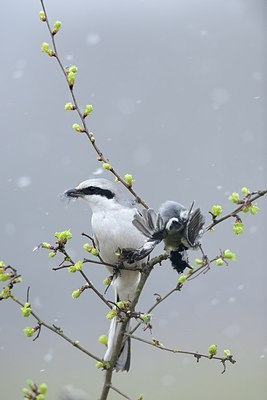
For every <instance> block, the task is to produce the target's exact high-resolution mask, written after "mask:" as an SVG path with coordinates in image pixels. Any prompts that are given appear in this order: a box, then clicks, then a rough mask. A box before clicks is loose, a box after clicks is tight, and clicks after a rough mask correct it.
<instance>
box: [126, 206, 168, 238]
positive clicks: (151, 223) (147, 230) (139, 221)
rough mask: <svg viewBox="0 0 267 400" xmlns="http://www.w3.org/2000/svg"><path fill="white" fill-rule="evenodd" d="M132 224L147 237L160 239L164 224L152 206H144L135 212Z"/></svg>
mask: <svg viewBox="0 0 267 400" xmlns="http://www.w3.org/2000/svg"><path fill="white" fill-rule="evenodd" d="M133 225H134V226H135V227H136V229H138V230H139V231H140V232H141V233H142V234H143V235H145V236H146V237H147V238H148V239H155V240H162V239H163V232H164V224H163V220H162V218H161V216H160V214H158V213H156V212H155V211H154V210H153V209H152V208H149V209H148V210H147V209H146V208H144V209H143V210H142V211H141V213H136V214H135V215H134V219H133Z"/></svg>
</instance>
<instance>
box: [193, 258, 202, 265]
mask: <svg viewBox="0 0 267 400" xmlns="http://www.w3.org/2000/svg"><path fill="white" fill-rule="evenodd" d="M195 263H196V264H197V265H203V260H200V258H196V259H195Z"/></svg>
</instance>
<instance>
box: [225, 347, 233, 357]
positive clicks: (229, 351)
mask: <svg viewBox="0 0 267 400" xmlns="http://www.w3.org/2000/svg"><path fill="white" fill-rule="evenodd" d="M223 354H224V355H225V356H226V357H230V356H231V350H229V349H226V350H224V351H223Z"/></svg>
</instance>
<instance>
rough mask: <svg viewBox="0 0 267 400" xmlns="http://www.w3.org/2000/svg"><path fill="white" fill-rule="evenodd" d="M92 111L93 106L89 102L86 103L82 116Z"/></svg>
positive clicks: (86, 115)
mask: <svg viewBox="0 0 267 400" xmlns="http://www.w3.org/2000/svg"><path fill="white" fill-rule="evenodd" d="M93 111H94V109H93V106H92V105H91V104H86V106H85V111H84V114H83V116H84V117H88V115H90V114H92V112H93Z"/></svg>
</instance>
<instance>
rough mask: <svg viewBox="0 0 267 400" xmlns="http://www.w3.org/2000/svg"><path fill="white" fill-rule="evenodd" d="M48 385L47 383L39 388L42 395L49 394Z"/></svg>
mask: <svg viewBox="0 0 267 400" xmlns="http://www.w3.org/2000/svg"><path fill="white" fill-rule="evenodd" d="M47 389H48V388H47V385H46V384H45V383H41V385H40V386H39V392H40V393H41V394H46V393H47Z"/></svg>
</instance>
